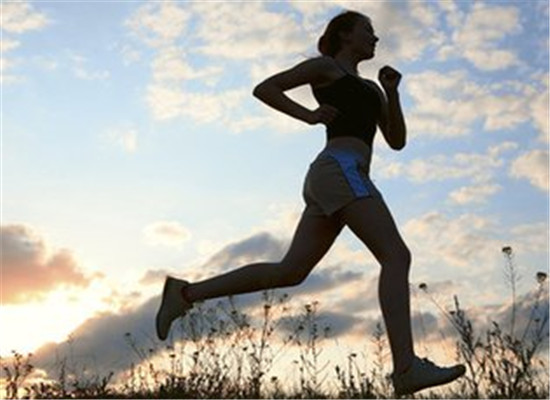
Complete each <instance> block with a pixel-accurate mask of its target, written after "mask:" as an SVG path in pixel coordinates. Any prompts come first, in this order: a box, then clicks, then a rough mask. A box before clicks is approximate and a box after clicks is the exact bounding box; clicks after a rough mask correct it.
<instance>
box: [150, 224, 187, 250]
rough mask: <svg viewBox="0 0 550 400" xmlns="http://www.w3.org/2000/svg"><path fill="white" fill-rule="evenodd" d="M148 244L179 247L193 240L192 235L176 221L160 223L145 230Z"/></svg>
mask: <svg viewBox="0 0 550 400" xmlns="http://www.w3.org/2000/svg"><path fill="white" fill-rule="evenodd" d="M143 233H144V235H145V239H146V242H147V243H148V244H151V245H163V246H171V247H179V246H181V245H183V244H184V243H185V242H187V241H188V240H189V239H190V238H191V233H190V232H189V230H188V229H187V228H186V227H184V226H183V225H182V224H180V223H179V222H176V221H159V222H155V223H153V224H151V225H148V226H147V227H145V229H144V230H143Z"/></svg>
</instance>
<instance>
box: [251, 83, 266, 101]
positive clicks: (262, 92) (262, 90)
mask: <svg viewBox="0 0 550 400" xmlns="http://www.w3.org/2000/svg"><path fill="white" fill-rule="evenodd" d="M268 86H269V84H268V83H267V82H266V81H263V82H261V83H259V84H258V85H256V87H255V88H254V90H253V91H252V95H253V96H254V97H256V98H257V99H260V100H263V99H264V98H265V97H266V95H267V92H269V87H268Z"/></svg>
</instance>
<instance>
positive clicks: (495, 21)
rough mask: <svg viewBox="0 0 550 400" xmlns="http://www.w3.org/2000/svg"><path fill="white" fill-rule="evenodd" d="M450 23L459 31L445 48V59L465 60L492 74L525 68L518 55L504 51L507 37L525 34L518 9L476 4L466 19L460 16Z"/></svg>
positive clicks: (442, 52)
mask: <svg viewBox="0 0 550 400" xmlns="http://www.w3.org/2000/svg"><path fill="white" fill-rule="evenodd" d="M452 12H454V11H453V10H449V13H452ZM450 21H454V25H455V27H456V28H455V29H456V30H455V31H454V32H453V35H452V38H451V39H450V43H449V44H446V45H445V46H443V47H441V49H440V51H439V56H440V58H441V59H447V58H449V57H463V58H465V59H466V60H468V61H469V62H471V63H472V64H473V65H474V66H475V67H476V68H478V69H481V70H488V71H493V70H499V69H505V68H509V67H511V66H515V65H520V64H521V62H520V60H519V57H518V55H517V54H516V52H514V51H513V50H511V49H506V48H503V47H502V42H503V40H504V39H505V38H506V37H508V36H510V35H513V34H517V33H519V32H520V31H521V24H520V12H519V9H517V8H516V7H514V6H508V5H506V6H502V5H494V4H491V5H488V4H485V3H478V2H476V3H474V4H473V6H472V8H471V10H470V11H469V12H468V13H467V14H466V15H465V16H461V15H459V14H457V15H455V16H454V17H453V18H452V19H450ZM459 21H460V22H459Z"/></svg>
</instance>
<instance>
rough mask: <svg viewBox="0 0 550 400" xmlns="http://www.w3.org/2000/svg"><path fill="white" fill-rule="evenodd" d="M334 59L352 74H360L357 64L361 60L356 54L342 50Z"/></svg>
mask: <svg viewBox="0 0 550 400" xmlns="http://www.w3.org/2000/svg"><path fill="white" fill-rule="evenodd" d="M334 59H335V60H336V62H337V63H338V64H339V65H340V66H341V67H342V68H344V69H345V70H346V71H347V72H348V73H350V74H352V75H359V73H358V71H357V66H358V64H359V62H360V61H361V60H360V59H358V57H357V56H355V55H354V54H349V53H348V52H346V51H345V50H342V51H340V52H339V53H338V54H336V55H335V56H334Z"/></svg>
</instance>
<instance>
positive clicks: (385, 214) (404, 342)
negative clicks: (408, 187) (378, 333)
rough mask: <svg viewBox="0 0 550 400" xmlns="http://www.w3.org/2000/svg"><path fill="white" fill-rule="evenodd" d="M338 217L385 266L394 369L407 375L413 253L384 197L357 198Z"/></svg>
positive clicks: (383, 294) (383, 293)
mask: <svg viewBox="0 0 550 400" xmlns="http://www.w3.org/2000/svg"><path fill="white" fill-rule="evenodd" d="M338 215H339V217H340V218H341V220H342V222H344V223H345V224H346V225H347V226H349V228H350V229H351V230H352V231H353V233H354V234H355V235H357V236H358V237H359V239H360V240H361V241H362V242H363V243H364V244H365V245H366V246H367V247H368V248H369V250H370V251H371V252H372V253H373V255H374V256H375V258H376V259H377V260H378V262H379V263H380V265H381V267H382V270H381V274H380V281H379V286H378V295H379V299H380V306H381V308H382V315H383V317H384V323H385V325H386V329H387V331H388V338H389V342H390V348H391V351H392V356H393V365H394V370H395V371H396V372H398V373H399V372H403V371H405V370H406V369H407V368H408V367H409V366H410V365H411V363H412V360H413V357H414V350H413V341H412V333H411V318H410V298H409V281H408V274H409V267H410V262H411V255H410V252H409V250H408V249H407V246H406V245H405V243H404V242H403V239H402V238H401V236H400V235H399V232H398V231H397V227H396V226H395V223H394V221H393V218H392V216H391V214H390V211H389V210H388V208H387V207H386V204H385V203H384V201H383V200H382V199H381V198H376V197H375V198H370V197H368V198H360V199H357V200H355V201H354V202H353V203H351V204H350V205H349V206H347V207H345V208H344V209H343V210H341V211H340V212H339V214H338Z"/></svg>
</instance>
